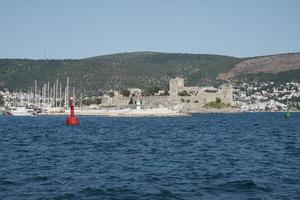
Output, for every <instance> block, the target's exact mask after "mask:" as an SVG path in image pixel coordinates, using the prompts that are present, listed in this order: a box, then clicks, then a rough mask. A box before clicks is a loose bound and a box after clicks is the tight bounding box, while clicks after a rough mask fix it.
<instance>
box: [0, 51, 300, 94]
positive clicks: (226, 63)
mask: <svg viewBox="0 0 300 200" xmlns="http://www.w3.org/2000/svg"><path fill="white" fill-rule="evenodd" d="M299 74H300V54H281V55H272V56H264V57H256V58H236V57H229V56H220V55H206V54H178V53H159V52H135V53H121V54H112V55H105V56H97V57H91V58H86V59H78V60H70V59H65V60H31V59H0V90H3V89H4V88H8V89H9V90H27V89H29V88H30V87H33V83H34V80H37V81H38V83H39V85H41V83H46V82H48V81H50V82H51V83H52V84H53V83H54V80H55V79H59V81H63V83H64V84H65V82H66V77H67V76H69V77H70V82H71V86H74V87H76V90H77V92H78V91H80V92H83V93H89V94H91V93H97V92H99V91H103V90H108V89H124V88H128V87H139V88H142V89H144V88H149V87H151V86H159V87H161V88H167V86H168V81H169V79H170V78H174V77H176V76H181V77H184V78H185V83H186V85H210V84H219V83H220V82H221V81H224V80H230V79H258V80H267V79H275V80H278V81H282V80H291V79H293V80H296V81H297V80H299V79H300V76H299ZM299 81H300V80H299Z"/></svg>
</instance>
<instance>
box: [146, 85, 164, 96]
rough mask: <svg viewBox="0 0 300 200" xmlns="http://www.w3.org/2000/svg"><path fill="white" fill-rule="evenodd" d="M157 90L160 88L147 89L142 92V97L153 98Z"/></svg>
mask: <svg viewBox="0 0 300 200" xmlns="http://www.w3.org/2000/svg"><path fill="white" fill-rule="evenodd" d="M159 90H160V88H159V87H157V86H154V87H150V88H147V89H145V90H144V91H143V93H142V96H154V94H155V93H157V92H158V91H159Z"/></svg>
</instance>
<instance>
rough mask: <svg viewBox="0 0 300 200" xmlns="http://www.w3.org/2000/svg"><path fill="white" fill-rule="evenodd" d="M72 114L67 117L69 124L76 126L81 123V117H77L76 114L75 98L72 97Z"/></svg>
mask: <svg viewBox="0 0 300 200" xmlns="http://www.w3.org/2000/svg"><path fill="white" fill-rule="evenodd" d="M70 112H71V113H70V116H69V117H68V118H67V120H66V123H67V125H68V126H76V125H78V124H79V119H78V118H77V117H75V114H74V102H73V98H71V103H70Z"/></svg>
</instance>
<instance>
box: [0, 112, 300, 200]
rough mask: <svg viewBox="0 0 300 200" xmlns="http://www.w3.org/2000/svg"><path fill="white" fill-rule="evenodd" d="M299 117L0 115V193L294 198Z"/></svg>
mask: <svg viewBox="0 0 300 200" xmlns="http://www.w3.org/2000/svg"><path fill="white" fill-rule="evenodd" d="M299 120H300V113H293V114H292V115H291V116H290V117H289V118H286V117H285V116H284V113H235V114H196V115H192V116H191V117H180V116H179V117H175V118H173V117H163V118H157V117H138V118H128V117H101V116H97V117H92V116H89V117H88V116H86V117H84V116H82V117H80V126H76V127H68V126H66V125H65V116H40V117H5V116H0V137H1V140H0V155H1V156H0V199H29V200H31V199H32V200H33V199H297V198H299V197H300V188H299V184H300V182H299V180H300V173H299V172H300V134H299V133H300V126H299Z"/></svg>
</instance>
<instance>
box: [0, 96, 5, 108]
mask: <svg viewBox="0 0 300 200" xmlns="http://www.w3.org/2000/svg"><path fill="white" fill-rule="evenodd" d="M3 106H4V98H3V96H2V95H0V107H3Z"/></svg>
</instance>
